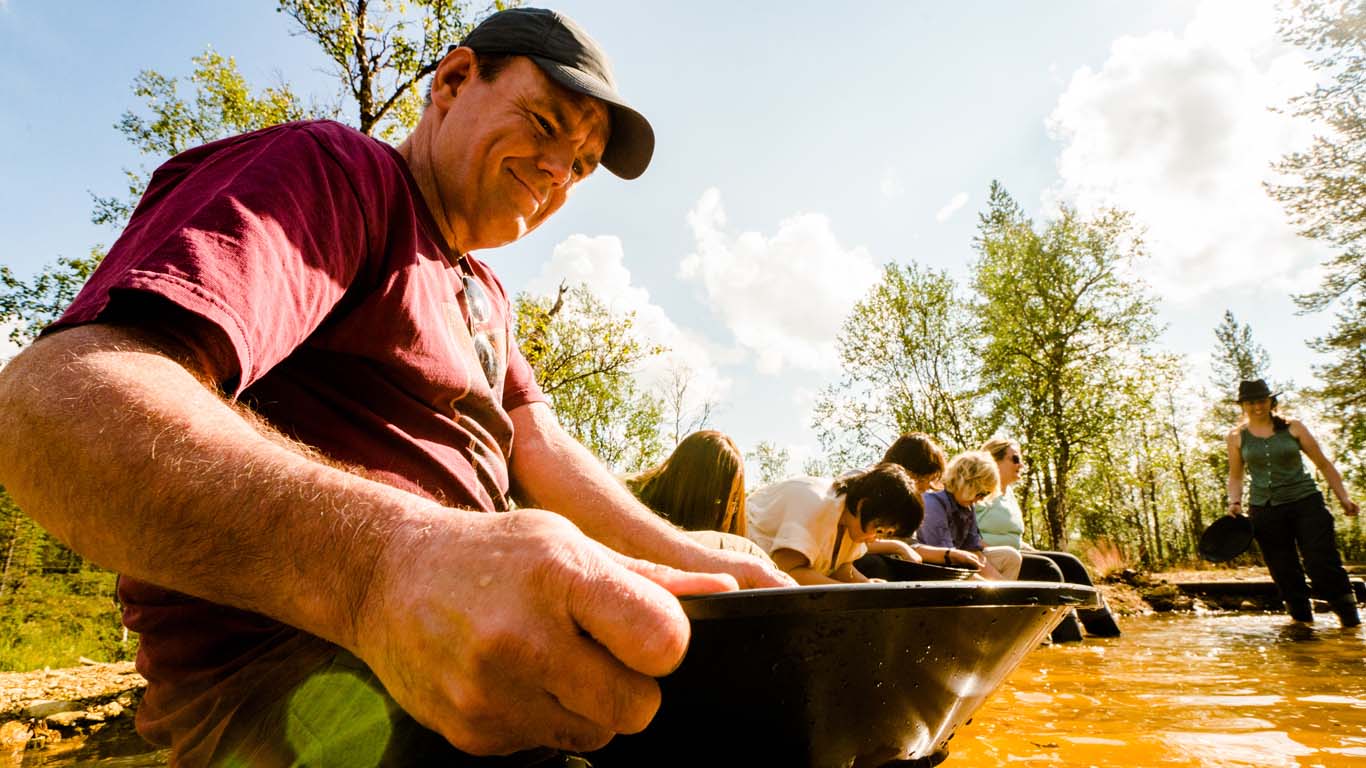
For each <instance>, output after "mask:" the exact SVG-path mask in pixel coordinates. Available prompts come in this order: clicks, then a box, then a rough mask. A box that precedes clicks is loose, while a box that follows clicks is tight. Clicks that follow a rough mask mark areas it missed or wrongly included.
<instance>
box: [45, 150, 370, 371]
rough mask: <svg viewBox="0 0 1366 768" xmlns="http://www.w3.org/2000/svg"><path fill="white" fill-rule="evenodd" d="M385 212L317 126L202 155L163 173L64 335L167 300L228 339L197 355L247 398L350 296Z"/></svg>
mask: <svg viewBox="0 0 1366 768" xmlns="http://www.w3.org/2000/svg"><path fill="white" fill-rule="evenodd" d="M376 210H382V206H366V205H363V204H362V202H361V201H360V200H359V199H358V197H357V193H356V192H355V191H354V189H353V187H352V185H351V184H350V182H349V181H348V178H347V176H346V174H345V173H344V172H343V171H342V169H341V166H340V165H338V163H337V162H336V161H335V160H334V159H333V157H332V155H331V154H329V150H328V149H326V148H324V147H323V146H322V145H320V144H319V142H318V140H317V139H316V138H315V137H314V135H312V134H311V132H310V130H309V128H308V126H307V124H304V125H289V126H281V127H278V128H274V129H269V130H267V131H262V132H258V133H256V134H248V135H246V136H241V137H235V138H233V139H226V140H224V141H220V142H215V143H214V144H210V145H206V146H205V147H200V148H198V149H196V150H191V151H190V152H187V153H185V154H183V155H180V156H178V157H176V158H173V159H172V160H171V161H169V162H168V163H166V165H164V166H162V167H161V168H160V169H158V171H157V173H156V174H155V175H154V176H153V178H152V181H151V183H150V184H149V186H148V189H147V192H146V194H145V195H144V197H143V201H142V202H141V203H140V204H139V206H138V209H137V210H136V211H135V213H134V215H133V218H132V220H131V221H130V222H129V225H128V227H127V229H126V230H125V231H124V233H123V235H122V236H121V237H120V238H119V240H118V241H117V242H116V243H115V244H114V247H113V248H112V249H110V252H109V255H108V256H107V257H106V258H105V260H104V262H103V263H102V264H101V265H100V268H99V269H98V270H97V271H96V273H95V275H93V276H92V278H91V280H90V281H89V283H88V284H87V285H86V287H85V288H84V289H83V290H82V291H81V293H80V295H78V296H77V298H76V300H75V301H74V302H73V303H72V305H71V307H70V308H69V309H68V310H67V312H66V314H65V315H63V317H62V318H61V320H59V321H58V323H57V324H55V326H54V327H62V326H68V325H74V324H78V323H84V322H90V321H93V320H96V319H99V318H100V317H101V316H102V315H104V314H105V313H106V312H109V311H111V310H112V311H114V312H115V313H117V309H118V304H119V302H120V301H121V298H120V297H121V296H128V295H130V294H144V295H145V294H151V295H154V296H156V297H160V298H161V299H164V300H166V301H169V302H170V303H172V304H174V305H175V306H178V307H180V308H182V309H184V310H186V311H188V312H191V313H193V314H194V315H197V316H198V317H199V318H202V319H203V320H204V321H207V323H208V326H207V327H209V328H213V329H217V330H218V331H220V332H221V335H222V339H203V340H200V343H198V344H194V346H195V351H196V352H197V353H198V354H200V355H201V357H207V358H208V360H209V361H210V363H211V365H212V368H211V370H214V371H217V372H219V373H220V374H221V375H222V377H223V381H221V382H220V384H227V385H228V386H227V388H228V389H229V390H230V392H231V394H233V395H236V394H239V393H241V391H242V390H244V389H246V388H247V387H248V386H250V385H251V383H252V382H254V381H256V380H257V379H259V378H261V376H263V375H264V374H265V373H266V372H267V371H269V370H270V369H271V367H272V366H274V365H275V364H276V363H278V362H280V361H281V360H283V359H284V358H285V357H286V356H288V355H289V354H290V352H291V351H293V350H294V348H295V347H297V346H299V344H300V343H301V342H302V341H303V340H304V339H305V338H307V337H308V335H309V334H310V333H312V332H313V330H314V329H316V328H317V327H318V325H319V324H320V323H322V321H323V320H324V318H326V316H327V314H328V312H330V311H331V310H332V308H333V307H334V306H335V305H336V303H337V302H338V301H339V300H340V298H341V297H342V296H343V295H344V294H345V292H346V289H347V287H348V286H349V285H350V284H351V282H352V280H353V279H354V278H355V276H356V274H357V271H358V270H359V269H360V268H361V266H362V264H363V262H364V260H365V258H366V254H367V253H368V252H370V248H369V244H368V243H367V230H368V229H369V227H368V226H367V221H366V215H367V212H373V211H376ZM201 325H202V324H201ZM224 340H225V341H226V343H222V342H223V341H224Z"/></svg>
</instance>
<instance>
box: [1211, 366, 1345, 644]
mask: <svg viewBox="0 0 1366 768" xmlns="http://www.w3.org/2000/svg"><path fill="white" fill-rule="evenodd" d="M1277 394H1279V393H1277ZM1238 404H1239V405H1240V406H1242V409H1243V418H1242V420H1241V421H1240V422H1238V424H1237V425H1236V426H1234V428H1233V429H1231V430H1229V433H1228V437H1227V438H1226V442H1227V443H1228V514H1229V515H1232V516H1238V515H1242V514H1244V512H1243V475H1244V472H1246V474H1247V476H1248V477H1249V478H1250V479H1251V481H1252V482H1251V486H1252V487H1251V489H1250V493H1249V498H1248V512H1250V513H1251V514H1252V527H1253V531H1254V535H1255V536H1256V538H1257V546H1259V547H1261V550H1262V557H1263V559H1265V560H1266V567H1267V569H1268V570H1270V571H1271V579H1272V580H1273V581H1275V582H1276V588H1277V589H1278V590H1280V593H1281V599H1282V600H1284V601H1285V609H1286V611H1287V612H1288V613H1289V614H1290V615H1291V617H1293V618H1294V619H1295V620H1296V621H1306V622H1312V621H1313V620H1314V612H1313V610H1312V609H1311V608H1310V604H1309V588H1308V586H1307V585H1306V584H1305V581H1304V574H1305V571H1308V572H1309V578H1310V579H1311V580H1312V581H1313V583H1314V591H1316V592H1317V593H1318V594H1319V596H1320V597H1322V598H1324V599H1325V600H1327V601H1328V604H1329V605H1330V606H1331V607H1332V609H1333V611H1334V612H1335V613H1336V614H1337V615H1338V618H1339V619H1340V620H1341V621H1342V625H1343V626H1344V627H1355V626H1356V625H1358V624H1360V623H1361V618H1360V614H1359V612H1358V611H1357V602H1356V596H1355V595H1354V594H1353V593H1352V585H1351V582H1350V581H1349V579H1348V577H1347V571H1346V570H1345V569H1344V568H1343V567H1342V557H1341V556H1340V555H1339V554H1338V549H1337V542H1336V540H1335V538H1334V532H1333V516H1332V514H1331V513H1330V512H1329V511H1328V505H1327V504H1325V503H1324V499H1323V492H1322V491H1320V490H1319V487H1318V485H1317V484H1316V483H1315V482H1314V478H1312V477H1310V476H1309V473H1308V472H1306V471H1305V469H1304V462H1303V461H1302V460H1301V459H1300V453H1304V454H1305V455H1307V456H1308V457H1309V460H1310V461H1312V462H1314V466H1316V467H1318V469H1319V471H1320V472H1322V473H1323V476H1324V478H1325V479H1326V480H1327V481H1328V487H1330V488H1332V489H1333V493H1334V494H1336V495H1337V497H1338V501H1339V502H1341V503H1342V511H1343V513H1344V514H1346V515H1347V516H1349V517H1353V516H1355V515H1356V514H1357V512H1358V508H1357V503H1356V502H1355V501H1352V498H1351V497H1350V496H1348V495H1347V489H1346V488H1345V487H1344V486H1343V484H1342V475H1340V474H1338V470H1337V467H1335V466H1333V462H1332V461H1330V460H1329V459H1328V457H1327V456H1324V455H1323V450H1322V449H1320V448H1319V444H1318V441H1317V440H1315V439H1314V436H1313V435H1312V434H1310V433H1309V429H1308V428H1307V427H1305V426H1304V424H1302V423H1300V422H1299V421H1296V420H1295V419H1286V418H1284V417H1282V416H1280V415H1279V414H1277V413H1276V395H1275V394H1272V392H1271V389H1270V388H1269V387H1267V385H1266V382H1265V381H1263V380H1261V379H1256V380H1253V381H1244V382H1241V383H1239V385H1238ZM1297 547H1298V549H1299V551H1298V552H1296V548H1297ZM1301 557H1303V558H1304V563H1303V566H1301V564H1300V558H1301Z"/></svg>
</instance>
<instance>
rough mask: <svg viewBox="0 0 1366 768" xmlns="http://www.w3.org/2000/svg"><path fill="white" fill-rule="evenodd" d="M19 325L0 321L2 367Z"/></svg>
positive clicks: (10, 354) (10, 353)
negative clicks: (11, 336) (12, 334)
mask: <svg viewBox="0 0 1366 768" xmlns="http://www.w3.org/2000/svg"><path fill="white" fill-rule="evenodd" d="M3 2H4V0H0V3H3ZM0 10H3V8H0ZM18 327H19V324H18V323H17V322H14V321H10V322H7V323H0V368H3V367H4V365H5V363H8V362H9V361H10V358H12V357H14V356H15V355H17V354H19V350H20V349H22V347H20V346H19V345H18V344H15V343H14V342H12V341H10V339H9V335H10V333H11V332H12V331H13V330H14V329H15V328H18Z"/></svg>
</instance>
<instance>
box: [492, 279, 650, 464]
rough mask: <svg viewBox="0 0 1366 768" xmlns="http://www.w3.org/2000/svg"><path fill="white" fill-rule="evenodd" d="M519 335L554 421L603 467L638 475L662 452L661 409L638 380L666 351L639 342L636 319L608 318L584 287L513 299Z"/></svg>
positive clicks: (611, 315) (607, 311) (613, 315)
mask: <svg viewBox="0 0 1366 768" xmlns="http://www.w3.org/2000/svg"><path fill="white" fill-rule="evenodd" d="M516 314H517V336H518V338H520V339H521V340H522V344H521V348H522V352H523V354H524V355H525V356H526V358H527V362H528V363H530V364H531V367H532V369H533V370H534V371H535V372H536V382H537V383H538V384H539V385H540V386H541V390H542V391H544V392H545V394H546V396H547V397H549V398H550V402H551V405H552V406H553V408H554V410H555V415H556V416H557V417H558V418H559V420H560V423H561V424H562V425H563V426H564V427H565V429H566V430H567V431H568V432H569V433H570V434H571V435H573V436H574V437H575V438H576V439H578V440H579V441H580V442H582V443H583V444H584V445H585V446H587V447H588V449H589V450H590V451H592V452H593V453H594V454H596V455H597V457H598V458H599V459H601V460H602V462H603V463H604V464H606V465H607V466H608V467H610V468H612V469H614V470H616V471H619V472H630V471H635V470H638V469H640V468H642V467H644V466H646V465H648V464H653V463H654V462H656V461H657V460H658V459H659V457H660V455H661V454H662V453H663V450H664V444H663V437H662V434H661V430H660V422H661V419H662V418H663V415H664V412H663V404H662V403H661V402H660V401H659V399H657V398H656V397H654V396H653V395H652V394H650V393H649V392H647V391H645V390H643V389H642V388H641V387H640V386H639V385H638V384H637V382H636V379H635V374H636V372H637V370H638V368H639V366H640V364H641V363H643V362H645V361H646V360H648V359H650V358H652V357H654V356H656V355H659V354H662V353H664V352H665V351H667V350H666V349H665V348H664V347H662V346H659V345H657V344H652V343H651V342H650V341H649V340H648V339H646V338H644V337H643V336H642V335H641V333H640V330H639V329H638V328H637V327H636V322H635V313H634V312H627V313H620V314H618V313H614V312H612V311H611V309H610V308H609V307H608V306H607V305H606V304H604V303H603V302H602V300H601V299H599V298H598V297H596V296H594V295H593V292H592V291H591V290H589V288H588V286H586V285H583V284H580V285H577V286H574V287H573V288H567V287H565V286H563V285H562V286H561V287H560V291H559V294H558V295H557V296H556V297H555V298H554V299H553V300H552V299H551V298H549V297H536V296H530V295H527V294H521V295H518V296H517V299H516Z"/></svg>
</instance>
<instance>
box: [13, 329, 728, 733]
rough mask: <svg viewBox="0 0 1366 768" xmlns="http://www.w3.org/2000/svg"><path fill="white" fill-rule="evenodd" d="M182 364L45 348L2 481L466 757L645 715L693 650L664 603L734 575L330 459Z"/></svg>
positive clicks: (20, 400)
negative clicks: (258, 624) (624, 549)
mask: <svg viewBox="0 0 1366 768" xmlns="http://www.w3.org/2000/svg"><path fill="white" fill-rule="evenodd" d="M191 361H192V358H191V357H190V356H188V355H186V354H184V353H183V350H181V349H180V348H178V347H177V346H176V345H175V344H174V343H173V342H170V341H168V340H166V339H162V338H159V337H156V336H152V335H149V334H147V333H144V332H140V331H134V330H130V329H126V328H120V327H113V326H104V325H89V326H81V327H77V328H73V329H70V330H66V331H63V332H61V333H58V334H55V335H53V336H50V337H46V338H43V339H40V340H38V341H37V342H35V343H34V344H33V345H32V346H31V347H30V348H29V349H28V350H26V351H25V352H24V353H22V354H21V355H19V356H18V357H16V358H15V359H14V360H13V361H11V362H10V363H9V364H8V365H7V366H6V367H5V368H4V370H3V371H0V434H4V435H5V440H3V441H0V482H3V483H4V484H5V486H6V488H7V490H9V491H10V492H11V493H12V494H13V496H14V498H15V500H16V501H17V502H18V503H19V504H20V505H21V506H22V507H23V508H24V510H25V511H26V512H28V513H29V514H31V515H32V516H33V517H34V518H35V519H37V520H38V521H39V522H40V523H42V524H43V525H44V526H46V527H47V528H48V529H49V530H50V531H52V532H53V533H54V534H56V535H57V536H58V537H59V538H61V539H62V540H63V541H65V542H67V543H68V544H70V545H71V546H72V547H73V548H75V549H76V550H77V551H78V552H80V553H82V554H83V555H85V556H86V557H88V558H89V559H91V560H92V561H94V562H96V563H99V564H100V565H103V566H106V567H109V568H113V569H116V570H119V571H121V572H123V573H126V574H128V575H130V576H133V577H135V578H138V579H141V580H144V581H148V582H151V583H154V584H158V585H161V586H164V587H168V588H171V589H176V590H179V591H182V592H186V593H188V594H192V595H197V596H200V597H204V598H206V599H210V600H213V601H216V602H221V603H226V604H229V605H233V606H237V607H240V608H244V609H248V610H252V611H257V612H260V613H263V614H266V615H268V616H272V617H274V618H276V619H278V620H280V621H283V622H286V623H288V624H290V625H293V626H295V627H299V628H300V629H302V630H304V631H307V632H310V633H313V634H315V635H318V636H320V637H323V638H325V639H327V640H330V641H332V642H334V643H337V644H338V645H341V646H343V647H345V648H348V649H350V650H352V651H353V652H355V653H356V654H357V655H358V656H360V657H361V658H362V659H363V660H365V661H366V662H367V663H368V664H369V665H370V666H371V667H372V668H373V669H374V670H375V672H376V673H377V674H378V675H379V677H380V679H381V680H382V681H383V682H384V684H385V686H386V687H387V688H388V690H389V692H390V693H391V694H392V695H393V696H394V698H395V699H396V700H397V701H398V703H399V704H400V705H401V706H403V707H404V709H406V710H407V711H408V712H409V713H410V714H412V715H413V716H414V717H415V718H417V720H418V721H419V722H422V723H423V724H424V725H426V726H428V727H429V728H432V729H433V730H436V731H438V732H440V733H441V734H442V735H444V736H445V737H446V738H447V739H449V740H450V741H451V742H452V743H454V744H455V745H456V746H458V747H461V748H462V749H465V750H467V751H471V752H475V753H481V754H489V753H495V752H499V753H501V752H508V751H512V750H516V749H524V748H527V747H532V746H539V745H544V746H554V747H562V748H569V749H591V748H594V747H597V746H600V745H602V744H603V743H605V742H606V740H607V739H608V738H610V736H611V735H612V733H614V732H632V731H635V730H639V729H640V728H642V727H644V725H645V724H646V723H647V722H648V721H649V719H650V717H652V716H653V713H654V711H655V709H656V708H657V707H658V701H659V691H658V687H657V685H656V684H655V682H654V681H653V680H651V679H650V678H651V677H652V676H658V675H661V674H665V673H667V672H668V671H670V670H671V669H672V668H673V667H674V666H675V665H676V664H677V663H678V662H679V660H681V658H682V655H683V653H684V651H685V649H686V646H687V640H688V622H687V618H686V617H685V616H684V615H683V613H682V611H681V609H680V607H679V605H678V602H677V600H676V599H674V598H673V597H672V595H671V594H670V591H672V592H674V593H679V592H682V591H688V592H706V591H715V590H717V589H723V588H725V587H726V584H727V582H730V579H728V578H722V577H718V576H708V575H702V574H682V573H679V572H676V571H672V570H671V569H667V568H664V567H661V566H656V565H653V564H650V563H644V562H640V561H634V560H631V559H629V558H626V557H623V556H621V555H618V554H616V553H614V552H611V551H609V550H607V549H606V548H605V547H602V546H601V545H599V544H597V543H596V542H593V541H591V540H590V539H588V538H587V537H585V536H583V535H582V534H581V533H580V532H579V531H578V530H577V529H576V528H575V527H574V526H573V525H571V524H569V523H568V522H567V521H565V520H564V519H563V518H561V517H559V516H558V515H552V514H548V513H545V512H542V511H537V510H528V511H523V512H517V513H513V514H508V515H492V514H480V513H475V512H468V511H461V510H454V509H448V508H444V507H441V506H439V505H438V504H436V503H435V502H432V501H430V500H428V499H424V498H421V497H418V496H415V495H413V494H410V493H407V492H405V491H402V490H399V489H395V488H392V487H389V486H386V485H383V484H380V483H376V482H373V481H370V480H367V479H365V478H363V477H360V476H358V475H355V474H352V473H350V472H347V471H344V470H343V469H340V468H336V467H332V466H329V465H328V464H326V463H324V462H323V461H320V460H318V459H317V458H315V457H312V456H309V455H308V454H307V452H306V451H305V450H303V449H300V448H298V447H296V446H292V445H290V444H289V443H288V442H287V441H285V440H284V439H283V438H279V437H278V436H273V435H271V434H270V433H269V432H268V431H267V430H265V428H264V427H263V426H262V425H260V424H255V423H253V422H252V421H251V420H250V419H249V418H248V417H246V416H245V415H244V414H242V413H240V412H238V411H236V410H234V408H233V407H232V406H230V405H229V404H227V403H226V402H224V401H223V400H222V399H221V398H220V397H219V396H218V395H217V393H216V392H215V391H214V390H213V389H212V388H210V387H209V386H206V385H205V384H204V383H203V381H202V380H201V377H200V376H197V375H196V372H195V364H194V363H193V362H191ZM731 586H732V587H733V582H731ZM361 627H363V628H364V631H360V628H361Z"/></svg>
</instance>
